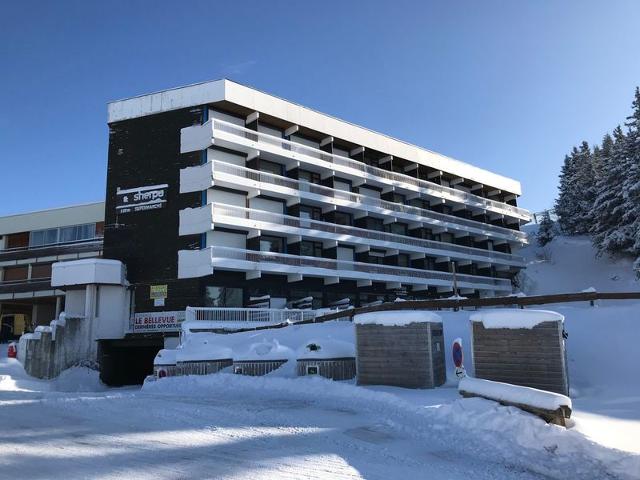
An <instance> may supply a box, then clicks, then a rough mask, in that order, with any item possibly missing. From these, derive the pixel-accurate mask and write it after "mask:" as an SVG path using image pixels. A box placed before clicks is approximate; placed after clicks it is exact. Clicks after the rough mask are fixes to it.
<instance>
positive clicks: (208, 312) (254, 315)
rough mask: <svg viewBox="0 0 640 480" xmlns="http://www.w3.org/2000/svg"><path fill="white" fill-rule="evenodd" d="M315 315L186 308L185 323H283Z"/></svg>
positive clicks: (309, 311) (296, 311)
mask: <svg viewBox="0 0 640 480" xmlns="http://www.w3.org/2000/svg"><path fill="white" fill-rule="evenodd" d="M315 315H316V314H315V311H313V310H286V309H275V308H227V307H187V310H186V314H185V321H187V322H188V321H201V320H204V321H209V322H264V323H285V322H300V321H302V320H309V319H311V318H314V317H315Z"/></svg>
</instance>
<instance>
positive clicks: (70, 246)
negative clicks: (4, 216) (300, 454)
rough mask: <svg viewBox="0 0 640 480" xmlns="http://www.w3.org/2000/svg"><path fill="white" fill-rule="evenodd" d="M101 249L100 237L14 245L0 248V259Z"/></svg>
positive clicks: (21, 258)
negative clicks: (42, 243)
mask: <svg viewBox="0 0 640 480" xmlns="http://www.w3.org/2000/svg"><path fill="white" fill-rule="evenodd" d="M100 250H102V237H96V238H92V239H87V240H79V241H76V242H68V243H56V244H50V245H44V246H39V247H16V248H7V249H4V250H0V261H6V260H23V259H26V258H40V257H51V256H57V255H67V254H77V253H84V252H91V251H100Z"/></svg>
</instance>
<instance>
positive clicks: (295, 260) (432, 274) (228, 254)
mask: <svg viewBox="0 0 640 480" xmlns="http://www.w3.org/2000/svg"><path fill="white" fill-rule="evenodd" d="M207 249H208V250H209V251H210V254H211V261H212V265H213V266H214V268H215V267H216V259H220V260H237V261H245V262H253V263H259V264H262V266H258V267H257V268H258V269H259V270H260V269H263V270H264V271H269V269H268V267H267V264H269V263H272V264H278V265H287V266H291V267H299V268H305V267H306V268H320V269H324V270H333V271H335V272H336V273H335V275H336V276H338V277H339V276H343V277H344V278H349V275H348V272H358V273H365V274H367V276H368V277H370V276H371V275H387V276H392V277H397V279H395V281H400V282H403V280H401V278H400V277H404V278H410V279H413V280H416V281H419V280H423V281H424V282H417V283H420V284H422V283H424V284H428V283H429V282H428V281H429V280H440V281H444V282H447V283H451V284H453V280H454V275H453V274H452V273H449V272H441V271H437V270H421V269H417V268H408V267H396V266H390V265H378V264H375V263H363V262H351V261H344V260H334V259H331V258H317V257H305V256H299V255H289V254H286V253H274V252H261V251H256V250H245V249H240V248H231V247H216V246H212V247H207ZM274 271H280V270H276V269H274ZM340 272H342V273H340ZM299 273H302V274H304V272H299ZM358 277H361V276H359V275H358V276H354V278H358ZM455 278H456V280H457V282H458V284H460V283H468V284H470V285H491V286H493V287H496V288H499V289H502V290H511V281H510V280H508V279H504V278H494V277H484V276H480V275H467V274H456V275H455ZM371 280H374V278H371ZM378 281H385V280H378ZM404 283H408V282H407V281H406V280H405V281H404Z"/></svg>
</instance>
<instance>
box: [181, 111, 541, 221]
mask: <svg viewBox="0 0 640 480" xmlns="http://www.w3.org/2000/svg"><path fill="white" fill-rule="evenodd" d="M203 130H204V132H203ZM185 131H186V132H185ZM194 137H196V138H197V141H193V140H192V139H193V138H194ZM185 139H187V140H185ZM216 140H218V141H217V142H216ZM225 141H226V142H230V143H232V144H234V143H235V144H236V145H238V144H239V145H243V146H244V147H247V148H250V149H255V150H258V151H269V153H271V154H274V155H280V156H282V157H285V158H290V159H294V160H296V161H299V162H303V163H307V164H310V165H312V166H315V168H317V167H319V166H320V167H322V166H324V167H325V168H327V169H329V170H335V171H340V172H342V173H345V174H348V175H350V176H356V177H358V178H360V179H366V180H367V181H371V182H373V183H379V184H382V185H392V186H395V187H398V188H402V189H405V190H409V191H414V192H418V193H421V194H424V195H427V196H431V197H437V198H442V199H445V200H449V201H452V202H456V203H460V204H463V205H466V206H468V207H473V208H478V209H482V210H486V211H490V212H494V213H499V214H502V215H508V216H511V217H514V218H518V219H520V220H524V221H526V222H528V221H530V220H531V214H530V213H529V211H527V210H525V209H523V208H519V207H516V206H513V205H509V204H507V203H503V202H498V201H495V200H491V199H488V198H484V197H480V196H478V195H473V194H471V193H467V192H465V191H462V190H457V189H455V188H451V187H445V186H443V185H438V184H437V183H434V182H430V181H428V180H422V179H419V178H416V177H412V176H410V175H406V174H403V173H398V172H392V171H389V170H385V169H382V168H379V167H373V166H371V165H367V164H365V163H363V162H359V161H357V160H354V159H351V158H347V157H342V156H340V155H334V154H330V153H327V152H324V151H322V150H320V149H317V148H313V147H309V146H306V145H301V144H300V143H296V142H292V141H289V140H285V139H282V138H278V137H275V136H273V135H268V134H266V133H259V132H255V131H253V130H249V129H247V128H244V127H241V126H238V125H234V124H232V123H229V122H225V121H222V120H214V119H211V120H209V121H207V122H206V123H205V124H204V125H196V126H193V127H187V128H185V129H183V140H182V142H181V143H182V147H181V151H182V152H183V153H184V152H188V151H193V150H196V149H199V150H204V149H205V148H207V147H208V146H210V145H211V144H213V143H221V142H222V143H224V142H225Z"/></svg>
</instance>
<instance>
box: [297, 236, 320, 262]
mask: <svg viewBox="0 0 640 480" xmlns="http://www.w3.org/2000/svg"><path fill="white" fill-rule="evenodd" d="M300 255H302V256H304V257H320V258H321V257H322V243H321V242H310V241H306V240H305V241H302V242H300Z"/></svg>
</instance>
